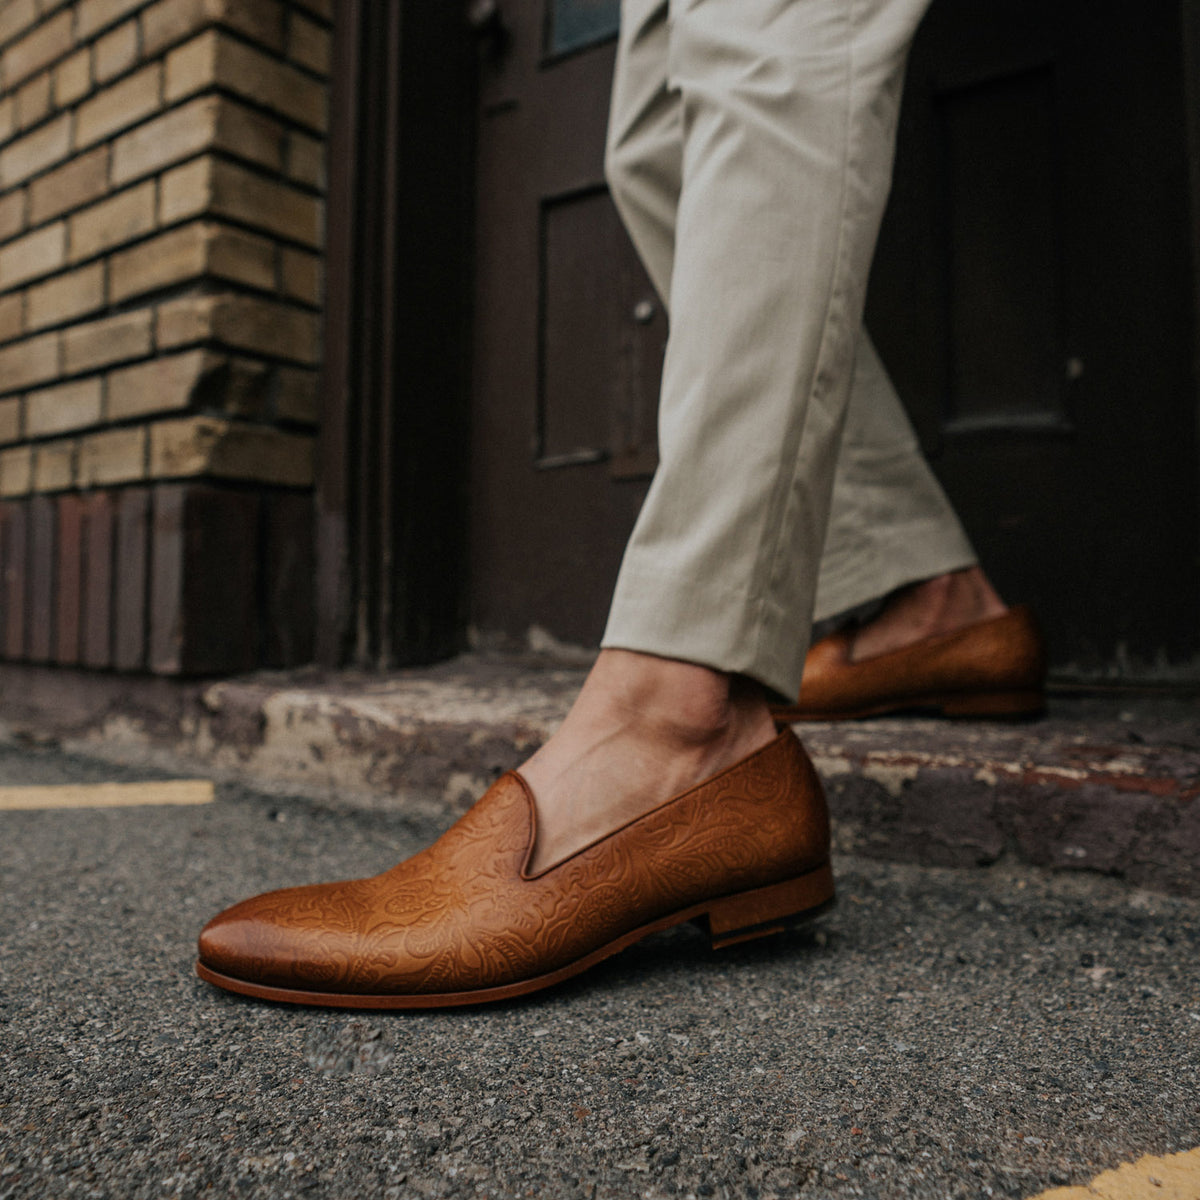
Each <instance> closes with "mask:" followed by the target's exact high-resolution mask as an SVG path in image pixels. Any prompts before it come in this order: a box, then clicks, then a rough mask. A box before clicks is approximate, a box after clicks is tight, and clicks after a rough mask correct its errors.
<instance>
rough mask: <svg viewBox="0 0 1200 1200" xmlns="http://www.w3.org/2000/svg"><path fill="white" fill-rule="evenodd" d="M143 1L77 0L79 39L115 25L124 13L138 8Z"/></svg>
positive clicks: (81, 39)
mask: <svg viewBox="0 0 1200 1200" xmlns="http://www.w3.org/2000/svg"><path fill="white" fill-rule="evenodd" d="M144 2H145V0H79V4H78V6H77V9H78V13H79V25H78V27H77V35H78V37H79V40H80V41H83V39H84V38H90V37H92V36H93V35H94V34H97V33H99V32H100V30H102V29H106V28H107V27H108V26H109V25H115V24H116V23H117V22H118V21H119V20H120V19H121V18H122V17H123V16H125V15H126V13H131V12H132V11H133V10H134V9H135V8H140V7H141V5H142V4H143V3H144Z"/></svg>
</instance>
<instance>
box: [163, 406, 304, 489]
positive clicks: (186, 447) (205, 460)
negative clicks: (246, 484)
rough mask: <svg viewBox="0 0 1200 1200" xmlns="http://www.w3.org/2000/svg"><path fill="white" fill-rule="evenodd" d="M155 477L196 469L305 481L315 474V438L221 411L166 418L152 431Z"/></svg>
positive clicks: (195, 472)
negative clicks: (246, 421) (236, 418)
mask: <svg viewBox="0 0 1200 1200" xmlns="http://www.w3.org/2000/svg"><path fill="white" fill-rule="evenodd" d="M150 474H151V475H152V476H153V477H154V478H155V479H172V478H179V477H181V476H182V477H190V476H196V475H209V476H217V477H220V478H224V479H249V480H254V481H256V482H260V483H274V484H280V485H284V486H291V487H304V486H306V485H308V484H311V483H312V479H313V439H312V438H311V437H309V436H307V435H305V434H295V433H283V432H281V431H279V430H277V429H269V428H266V427H264V426H261V425H248V424H242V423H238V422H233V421H227V420H223V419H221V418H219V417H208V416H199V417H183V418H180V419H178V420H171V421H161V422H159V423H158V424H156V425H154V426H153V427H152V429H151V431H150Z"/></svg>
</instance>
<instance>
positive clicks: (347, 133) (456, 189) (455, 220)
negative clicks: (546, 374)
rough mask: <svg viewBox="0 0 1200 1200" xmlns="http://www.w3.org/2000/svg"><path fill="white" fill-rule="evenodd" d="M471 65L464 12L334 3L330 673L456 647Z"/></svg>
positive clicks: (324, 518) (325, 456) (325, 492)
mask: <svg viewBox="0 0 1200 1200" xmlns="http://www.w3.org/2000/svg"><path fill="white" fill-rule="evenodd" d="M475 76H476V55H475V48H474V45H473V43H472V40H471V34H470V30H469V27H468V24H467V21H466V16H465V13H464V9H463V5H462V4H456V3H447V2H446V0H339V3H338V4H337V5H336V6H335V22H334V62H333V77H332V86H331V98H330V105H331V112H330V141H329V197H328V234H327V257H326V270H327V284H326V303H325V317H324V331H323V332H324V340H325V352H324V367H323V376H322V410H321V428H320V441H319V447H318V463H317V492H316V514H317V516H316V541H317V579H316V593H317V595H316V600H317V639H316V641H317V645H316V656H317V659H318V661H319V662H321V663H322V664H324V665H327V666H340V665H344V664H348V663H353V664H355V665H358V666H363V667H371V668H387V667H391V666H397V665H403V664H408V663H420V662H430V661H433V660H436V659H438V658H444V657H447V656H449V655H451V654H454V653H455V652H456V651H458V650H459V649H460V648H461V646H462V643H463V639H464V633H465V625H466V617H465V612H466V609H465V602H464V596H465V592H466V588H465V575H466V571H465V564H466V526H467V518H466V497H467V461H468V457H467V428H466V419H467V395H468V390H467V389H468V368H467V363H468V357H469V349H470V332H471V330H470V280H471V251H470V247H471V231H472V187H473V174H474V168H473V145H472V139H473V118H474V89H475Z"/></svg>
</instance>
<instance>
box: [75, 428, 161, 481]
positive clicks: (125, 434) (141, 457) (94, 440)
mask: <svg viewBox="0 0 1200 1200" xmlns="http://www.w3.org/2000/svg"><path fill="white" fill-rule="evenodd" d="M145 474H146V430H145V428H144V427H143V426H140V425H139V426H137V427H135V428H133V429H107V430H105V431H104V432H102V433H92V434H89V435H88V436H87V437H85V438H83V439H82V440H81V441H80V443H79V464H78V483H79V486H80V487H84V488H87V487H103V486H105V485H107V484H113V483H128V482H129V481H130V480H133V479H142V478H144V477H145Z"/></svg>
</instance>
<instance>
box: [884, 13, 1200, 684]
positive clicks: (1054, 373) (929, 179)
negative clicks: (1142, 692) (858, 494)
mask: <svg viewBox="0 0 1200 1200" xmlns="http://www.w3.org/2000/svg"><path fill="white" fill-rule="evenodd" d="M1195 15H1196V8H1195V6H1194V5H1192V4H1186V5H1183V6H1182V7H1181V6H1180V4H1178V3H1176V2H1171V0H1153V2H1150V3H1145V4H1137V5H1129V4H1125V3H1122V2H1120V0H1105V2H1102V3H1096V2H1095V0H1054V2H1053V3H1048V2H1047V0H986V2H982V0H979V2H976V0H973V2H971V3H962V2H961V0H939V2H937V3H935V4H934V5H933V7H932V9H931V11H930V13H929V16H928V18H927V20H926V22H925V24H924V26H923V27H922V29H921V31H920V34H919V36H918V40H917V42H916V44H915V45H914V48H913V56H912V60H911V62H910V69H909V77H908V89H907V94H906V97H905V104H904V110H903V115H902V130H901V137H900V146H899V150H900V153H899V155H898V159H897V173H896V179H895V183H894V187H893V191H892V196H891V202H890V205H889V209H888V213H887V216H886V218H885V223H884V228H883V231H882V234H881V238H880V243H879V249H878V253H877V255H876V262H875V269H874V273H873V278H872V285H871V294H870V301H869V305H868V314H867V320H868V324H869V326H870V328H871V330H872V332H873V334H874V335H875V340H876V342H877V343H878V345H879V348H880V352H881V354H882V356H883V357H884V359H885V361H886V362H887V363H888V365H889V367H890V368H891V370H892V372H893V375H894V376H895V378H896V382H897V384H898V387H899V389H900V392H901V395H902V396H903V397H904V399H905V401H906V403H907V404H908V407H909V410H910V412H911V413H912V415H913V418H914V421H915V423H916V425H917V427H918V429H919V431H920V434H921V437H922V441H923V443H924V445H925V448H926V450H927V452H928V454H929V456H930V458H931V459H932V461H933V463H934V465H935V468H936V469H937V471H938V473H939V475H940V476H941V477H942V479H943V481H944V483H945V484H946V487H947V490H948V491H949V493H950V496H951V498H952V499H953V500H954V503H955V505H956V507H957V508H958V510H959V512H960V513H961V515H962V517H963V519H964V521H965V523H966V525H967V527H968V529H969V531H970V533H971V535H972V537H973V538H974V540H975V543H976V545H977V547H978V549H979V551H980V554H981V557H982V559H983V561H984V563H985V564H986V566H987V568H988V570H989V571H990V572H991V573H992V574H993V576H994V577H995V578H996V580H997V582H998V583H999V585H1000V586H1001V588H1002V590H1003V591H1004V592H1005V594H1006V595H1007V596H1009V597H1011V598H1014V599H1024V600H1029V601H1031V602H1032V603H1033V604H1034V605H1036V607H1037V610H1038V612H1039V614H1040V615H1041V617H1042V620H1043V623H1044V624H1045V626H1046V628H1047V633H1048V635H1049V639H1050V644H1051V651H1052V660H1053V663H1054V666H1055V668H1056V669H1057V670H1058V671H1059V672H1060V674H1076V673H1078V674H1095V673H1101V674H1104V673H1109V672H1115V673H1120V674H1124V675H1127V676H1128V675H1133V676H1153V675H1156V674H1158V675H1165V674H1170V673H1172V672H1173V671H1176V670H1183V671H1184V672H1185V673H1191V674H1192V676H1193V677H1196V676H1200V553H1198V552H1200V523H1198V512H1197V508H1198V506H1197V497H1198V495H1200V487H1198V484H1200V455H1198V453H1197V386H1196V376H1195V361H1196V360H1195V353H1196V349H1197V341H1196V312H1195V307H1194V294H1195V293H1194V287H1195V283H1196V261H1195V259H1194V257H1193V254H1194V250H1195V244H1196V243H1195V230H1194V229H1193V228H1192V224H1191V219H1190V217H1189V190H1190V185H1189V171H1190V168H1191V167H1194V165H1195V164H1194V162H1193V161H1192V158H1193V155H1194V152H1195V149H1194V147H1191V148H1189V130H1188V125H1189V120H1188V113H1189V107H1188V98H1187V97H1188V87H1187V78H1186V74H1187V67H1186V60H1185V53H1184V39H1183V37H1182V36H1181V32H1182V30H1183V28H1184V27H1185V24H1187V23H1188V22H1190V23H1191V25H1192V26H1193V31H1194V26H1195V24H1196V21H1195ZM1193 97H1194V93H1193ZM1192 103H1193V104H1194V103H1195V101H1194V98H1193V100H1192Z"/></svg>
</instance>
